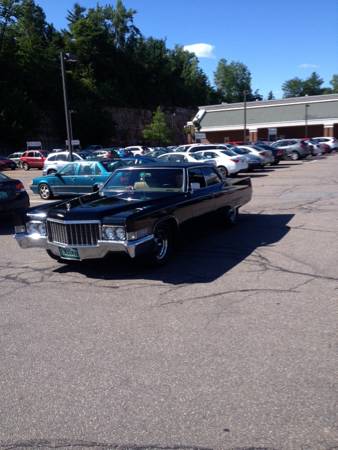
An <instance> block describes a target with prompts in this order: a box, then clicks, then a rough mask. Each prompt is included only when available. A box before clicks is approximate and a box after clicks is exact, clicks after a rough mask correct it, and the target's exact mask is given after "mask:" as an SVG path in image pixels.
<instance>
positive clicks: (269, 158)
mask: <svg viewBox="0 0 338 450" xmlns="http://www.w3.org/2000/svg"><path fill="white" fill-rule="evenodd" d="M238 148H241V149H245V150H248V151H249V152H250V153H252V154H253V155H256V156H259V157H261V158H263V163H264V165H267V164H273V163H274V160H275V159H274V157H273V154H272V152H271V151H270V150H263V149H261V148H255V147H254V146H253V145H238Z"/></svg>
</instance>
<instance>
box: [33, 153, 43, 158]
mask: <svg viewBox="0 0 338 450" xmlns="http://www.w3.org/2000/svg"><path fill="white" fill-rule="evenodd" d="M34 157H35V158H42V155H41V153H40V152H34Z"/></svg>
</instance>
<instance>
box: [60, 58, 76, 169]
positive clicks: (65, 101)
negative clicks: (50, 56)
mask: <svg viewBox="0 0 338 450" xmlns="http://www.w3.org/2000/svg"><path fill="white" fill-rule="evenodd" d="M60 62H61V75H62V90H63V102H64V107H65V119H66V130H67V141H68V145H67V147H68V151H69V159H70V161H73V146H72V138H71V132H70V120H69V109H68V99H67V88H66V76H65V59H64V53H63V52H60Z"/></svg>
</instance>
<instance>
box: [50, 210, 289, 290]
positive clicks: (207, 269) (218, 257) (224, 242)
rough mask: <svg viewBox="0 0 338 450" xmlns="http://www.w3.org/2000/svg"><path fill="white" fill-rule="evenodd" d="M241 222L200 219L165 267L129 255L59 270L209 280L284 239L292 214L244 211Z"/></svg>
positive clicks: (101, 275)
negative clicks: (148, 264)
mask: <svg viewBox="0 0 338 450" xmlns="http://www.w3.org/2000/svg"><path fill="white" fill-rule="evenodd" d="M240 217H241V218H240V221H239V223H238V225H236V226H235V227H233V228H225V227H224V226H223V224H220V223H219V221H218V223H217V222H216V221H214V222H213V223H211V224H210V219H209V223H207V221H203V222H199V223H198V227H197V226H196V224H195V227H189V229H187V230H185V231H184V232H183V233H182V237H181V239H180V240H179V243H178V250H177V252H176V253H175V255H174V257H173V259H172V261H170V262H169V263H168V264H167V265H166V266H165V267H161V268H156V269H154V268H149V267H142V265H141V263H139V264H136V263H134V262H132V261H131V260H130V259H128V258H127V257H125V258H124V257H117V256H114V257H112V258H109V259H107V260H102V261H97V260H96V261H92V262H85V263H84V262H82V263H77V264H75V265H70V266H68V265H62V266H60V267H58V268H57V269H55V271H56V272H58V273H69V272H73V271H74V272H79V273H81V274H83V275H85V276H87V277H88V278H93V279H100V278H101V279H106V280H114V279H121V278H122V279H139V278H142V279H147V280H158V281H163V282H165V283H171V284H181V283H208V282H212V281H214V280H216V279H217V278H219V277H221V276H222V275H224V274H225V273H226V272H228V271H229V270H231V269H232V268H233V267H235V266H236V265H237V264H239V263H240V262H241V261H243V260H244V259H245V258H247V257H248V256H249V255H250V254H251V253H252V252H254V251H255V250H256V249H257V248H258V247H265V246H268V245H271V244H274V243H276V242H278V241H279V240H281V239H282V238H283V237H284V236H285V235H286V234H287V233H288V232H289V227H288V223H289V221H290V220H291V219H292V218H293V214H278V215H277V214H271V215H270V214H242V215H241V216H240Z"/></svg>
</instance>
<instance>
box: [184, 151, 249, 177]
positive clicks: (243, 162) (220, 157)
mask: <svg viewBox="0 0 338 450" xmlns="http://www.w3.org/2000/svg"><path fill="white" fill-rule="evenodd" d="M193 156H194V157H199V158H201V159H202V160H207V161H215V163H216V166H217V169H218V170H219V171H220V172H221V173H222V175H223V176H224V177H227V176H229V175H236V174H237V173H239V172H242V171H245V170H247V169H248V167H249V164H248V161H247V159H246V158H245V157H244V156H240V155H238V154H237V153H235V152H233V151H232V150H228V149H226V150H224V149H223V150H217V149H212V150H202V151H198V152H196V153H193Z"/></svg>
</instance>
